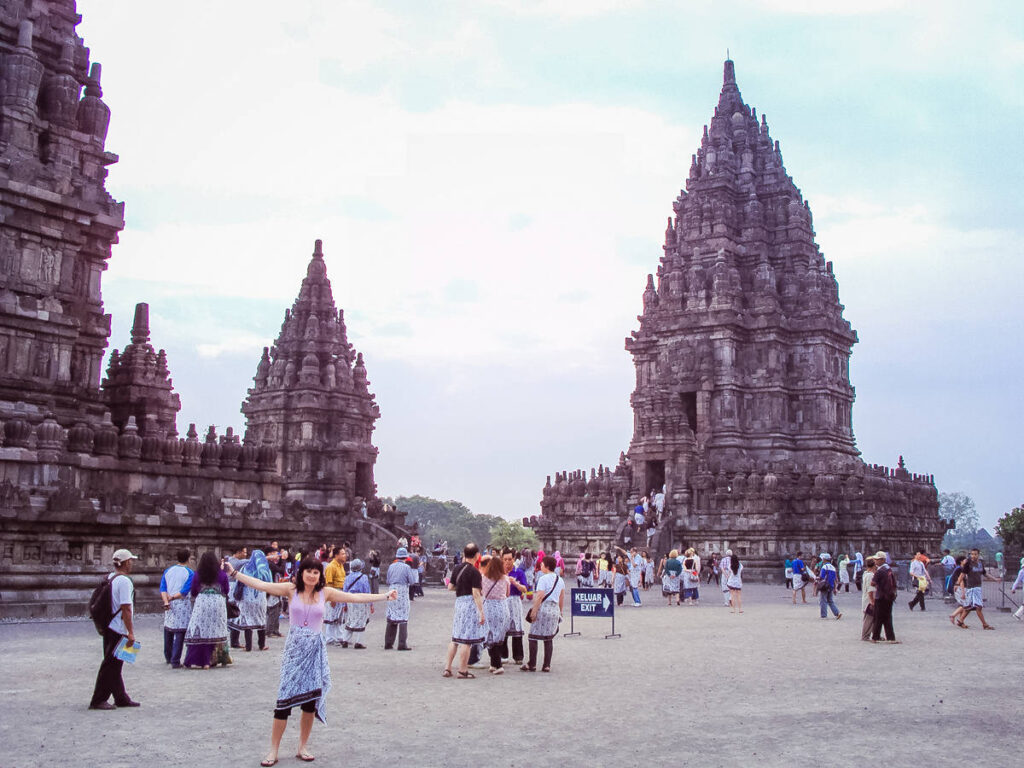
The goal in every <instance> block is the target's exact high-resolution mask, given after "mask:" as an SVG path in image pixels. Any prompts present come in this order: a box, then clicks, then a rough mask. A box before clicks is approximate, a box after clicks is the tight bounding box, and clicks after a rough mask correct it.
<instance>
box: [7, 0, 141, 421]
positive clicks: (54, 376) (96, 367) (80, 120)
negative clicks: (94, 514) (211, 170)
mask: <svg viewBox="0 0 1024 768" xmlns="http://www.w3.org/2000/svg"><path fill="white" fill-rule="evenodd" d="M0 6H2V7H0V220H2V224H3V227H2V229H0V415H5V416H6V415H9V414H10V413H12V412H13V410H14V403H16V402H19V401H20V402H21V403H23V405H19V406H18V411H19V415H22V416H24V417H26V418H29V419H30V420H33V421H38V420H39V419H40V418H41V416H42V414H43V413H44V412H45V411H53V412H54V413H55V414H56V417H57V419H58V421H59V422H60V423H61V424H63V425H65V426H67V425H69V424H71V423H72V422H74V421H77V420H79V419H81V418H83V417H86V418H88V420H90V421H96V422H98V421H99V419H100V417H101V416H102V413H103V403H102V397H101V394H100V391H99V384H100V372H101V369H100V364H101V358H102V356H103V351H104V349H105V348H106V344H107V337H108V336H109V335H110V316H109V315H106V314H104V312H103V303H102V297H101V293H100V282H101V278H102V275H103V271H104V270H105V269H106V266H107V260H108V259H109V258H110V251H111V245H112V244H113V243H115V242H117V237H118V233H119V232H120V231H121V229H123V228H124V208H123V204H121V203H118V202H116V201H115V200H114V199H113V198H112V197H111V196H110V195H109V194H108V193H107V191H106V188H105V181H106V177H107V166H109V165H111V164H112V163H115V162H117V156H116V155H114V154H112V153H110V152H107V151H106V149H105V142H106V136H107V125H108V123H109V120H110V110H109V109H108V108H107V106H106V104H104V103H103V99H102V96H103V91H102V89H101V87H100V65H99V64H97V63H92V64H91V65H90V62H89V49H88V48H86V47H85V46H84V45H83V43H82V40H81V39H80V38H79V37H78V35H77V34H76V33H75V27H76V26H77V25H78V23H79V21H80V20H81V17H80V16H79V15H78V14H77V13H76V12H75V3H74V1H73V0H36V1H35V2H32V3H19V2H3V3H2V4H0ZM83 89H84V93H83Z"/></svg>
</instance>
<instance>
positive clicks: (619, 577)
mask: <svg viewBox="0 0 1024 768" xmlns="http://www.w3.org/2000/svg"><path fill="white" fill-rule="evenodd" d="M616 549H619V550H620V551H621V549H622V548H621V547H616ZM552 570H554V569H552ZM612 571H614V573H615V586H614V590H615V604H616V605H622V601H623V599H624V598H625V597H626V589H627V588H628V587H629V568H628V567H627V566H626V559H625V558H624V557H623V556H622V555H618V556H617V557H616V558H615V565H614V566H612ZM537 589H540V579H537V587H536V588H535V589H534V592H536V591H537Z"/></svg>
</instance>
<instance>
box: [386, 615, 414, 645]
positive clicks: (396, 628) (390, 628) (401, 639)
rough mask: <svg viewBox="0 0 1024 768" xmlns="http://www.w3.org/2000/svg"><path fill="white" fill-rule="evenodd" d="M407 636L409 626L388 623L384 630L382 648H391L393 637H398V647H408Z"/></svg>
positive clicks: (403, 623)
mask: <svg viewBox="0 0 1024 768" xmlns="http://www.w3.org/2000/svg"><path fill="white" fill-rule="evenodd" d="M408 634H409V624H408V623H407V622H402V623H401V624H395V623H394V622H391V621H389V622H388V623H387V626H386V627H385V628H384V647H385V648H393V647H394V645H395V635H398V647H399V648H406V647H408V644H407V642H406V641H407V639H408Z"/></svg>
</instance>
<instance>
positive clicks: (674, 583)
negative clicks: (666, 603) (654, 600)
mask: <svg viewBox="0 0 1024 768" xmlns="http://www.w3.org/2000/svg"><path fill="white" fill-rule="evenodd" d="M679 581H680V579H679V574H671V573H663V574H662V575H661V594H663V595H664V596H665V597H668V596H669V595H678V594H679Z"/></svg>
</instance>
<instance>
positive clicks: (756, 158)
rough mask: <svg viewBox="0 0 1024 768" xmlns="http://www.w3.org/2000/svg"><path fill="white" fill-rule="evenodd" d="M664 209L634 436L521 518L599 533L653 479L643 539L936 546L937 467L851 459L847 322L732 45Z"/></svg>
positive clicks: (606, 537)
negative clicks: (678, 187) (657, 497)
mask: <svg viewBox="0 0 1024 768" xmlns="http://www.w3.org/2000/svg"><path fill="white" fill-rule="evenodd" d="M672 209H673V215H672V216H671V217H669V219H668V224H667V227H666V230H665V239H664V245H663V247H662V254H661V258H660V263H659V265H658V268H657V271H656V273H652V274H650V275H648V276H647V281H646V286H645V288H644V291H643V299H642V302H643V310H642V313H641V314H640V315H639V316H638V318H637V319H638V320H639V323H640V326H639V328H638V329H637V330H635V331H633V332H632V333H631V335H630V336H629V337H628V338H627V339H626V350H627V351H628V352H629V353H630V354H631V355H632V356H633V364H634V367H635V369H636V385H635V388H634V390H633V393H632V395H631V397H630V404H631V405H632V408H633V437H632V440H631V442H630V446H629V449H628V451H626V452H624V453H623V454H621V455H620V456H619V461H618V463H617V465H616V466H615V469H614V470H612V469H610V468H606V467H604V466H602V467H598V468H597V469H596V470H594V469H591V470H590V476H589V478H588V477H587V473H586V472H585V471H584V470H582V469H577V470H565V471H561V472H557V473H555V476H554V482H552V480H551V478H550V477H549V478H548V481H547V483H546V484H545V487H544V489H543V498H542V501H541V511H542V515H541V517H540V518H531V519H529V520H527V521H525V522H527V523H528V524H531V525H534V526H535V527H536V529H537V531H538V533H539V535H540V537H541V541H542V544H543V546H544V547H545V548H546V549H547V548H551V549H561V550H562V551H563V552H565V551H569V552H573V551H576V550H577V548H581V547H582V548H587V549H590V550H592V551H593V550H595V549H597V548H603V547H607V546H608V545H610V544H611V543H614V542H616V541H617V540H619V539H620V537H621V536H622V532H623V528H624V526H625V522H626V518H627V514H628V512H629V510H631V508H632V506H633V505H634V504H636V503H637V502H638V501H639V500H640V499H641V498H642V497H643V496H645V495H647V494H650V493H652V492H656V491H661V490H662V489H664V492H665V498H666V506H665V513H664V514H663V515H661V517H660V519H659V520H658V526H657V529H656V531H654V532H653V536H652V538H651V540H650V542H649V546H650V548H651V549H654V550H656V551H659V552H662V553H664V552H667V551H668V549H669V548H671V547H672V546H677V545H680V544H682V545H685V546H695V547H697V548H698V549H701V550H702V551H705V552H710V551H714V550H717V551H719V552H721V551H724V550H725V549H726V548H732V549H734V550H735V551H736V552H737V554H739V555H740V556H741V557H743V558H745V561H746V562H747V564H748V565H749V566H752V567H753V568H754V569H756V568H758V567H759V566H764V567H765V568H766V569H769V570H767V571H765V572H766V573H774V572H777V571H778V568H777V567H776V564H777V562H781V559H782V558H783V557H784V555H785V553H787V552H795V551H797V550H798V549H803V550H804V551H805V552H810V551H814V550H815V549H816V548H822V549H827V550H830V551H837V550H838V551H851V552H852V551H855V550H860V551H863V552H867V551H873V550H874V549H877V548H879V547H884V548H886V549H887V550H891V551H893V552H895V553H900V554H903V553H910V552H912V551H913V549H914V548H915V547H918V546H925V547H928V548H929V549H935V548H936V547H938V545H939V542H941V540H942V535H943V533H944V532H945V529H946V522H945V521H943V520H940V519H939V518H938V515H937V511H938V501H937V493H936V490H935V485H934V482H933V479H932V478H931V476H930V475H917V474H913V473H911V472H909V471H908V470H907V469H906V466H905V464H904V463H903V459H902V457H900V461H899V466H898V467H897V468H895V469H892V468H888V467H883V466H878V465H870V466H869V465H866V464H865V463H864V462H863V461H861V459H860V453H859V451H858V450H857V446H856V442H855V440H854V434H853V423H852V408H853V401H854V389H853V387H852V386H851V384H850V379H849V360H850V353H851V350H852V348H853V345H854V344H855V343H856V342H857V334H856V332H855V331H854V330H853V329H852V328H851V327H850V324H849V323H848V322H847V321H846V320H845V319H844V318H843V305H842V304H840V303H839V287H838V283H837V282H836V278H835V275H834V274H833V270H832V264H831V262H827V261H826V260H825V258H824V256H823V255H822V253H821V251H820V249H819V248H818V245H817V243H816V242H815V240H814V229H813V225H812V219H811V211H810V207H809V206H808V203H807V201H806V200H805V199H804V197H803V195H802V194H801V192H800V189H799V188H798V187H797V186H796V185H795V184H794V183H793V180H792V179H791V178H790V176H789V175H788V174H787V173H786V169H785V166H784V165H783V161H782V151H781V149H780V146H779V142H778V141H774V140H773V139H772V137H771V136H770V134H769V131H768V122H767V120H766V119H765V116H764V115H763V114H762V115H761V116H760V118H758V115H757V110H755V109H752V108H750V107H749V106H747V105H746V104H745V103H744V102H743V98H742V97H741V95H740V91H739V88H738V86H737V84H736V74H735V69H734V66H733V62H732V61H726V62H725V69H724V78H723V84H722V90H721V93H720V95H719V98H718V106H717V107H715V112H714V116H713V117H712V119H711V122H710V124H709V125H706V126H704V132H703V136H702V138H701V141H700V147H699V148H698V150H697V152H696V154H694V155H693V156H692V158H691V163H690V171H689V176H688V178H687V180H686V185H685V189H683V190H682V191H680V193H679V196H678V197H677V198H676V200H675V201H674V202H673V205H672ZM634 541H639V542H640V543H644V542H646V538H644V537H641V536H638V537H636V538H635V539H634ZM754 572H756V571H752V572H751V575H753V573H754Z"/></svg>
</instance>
